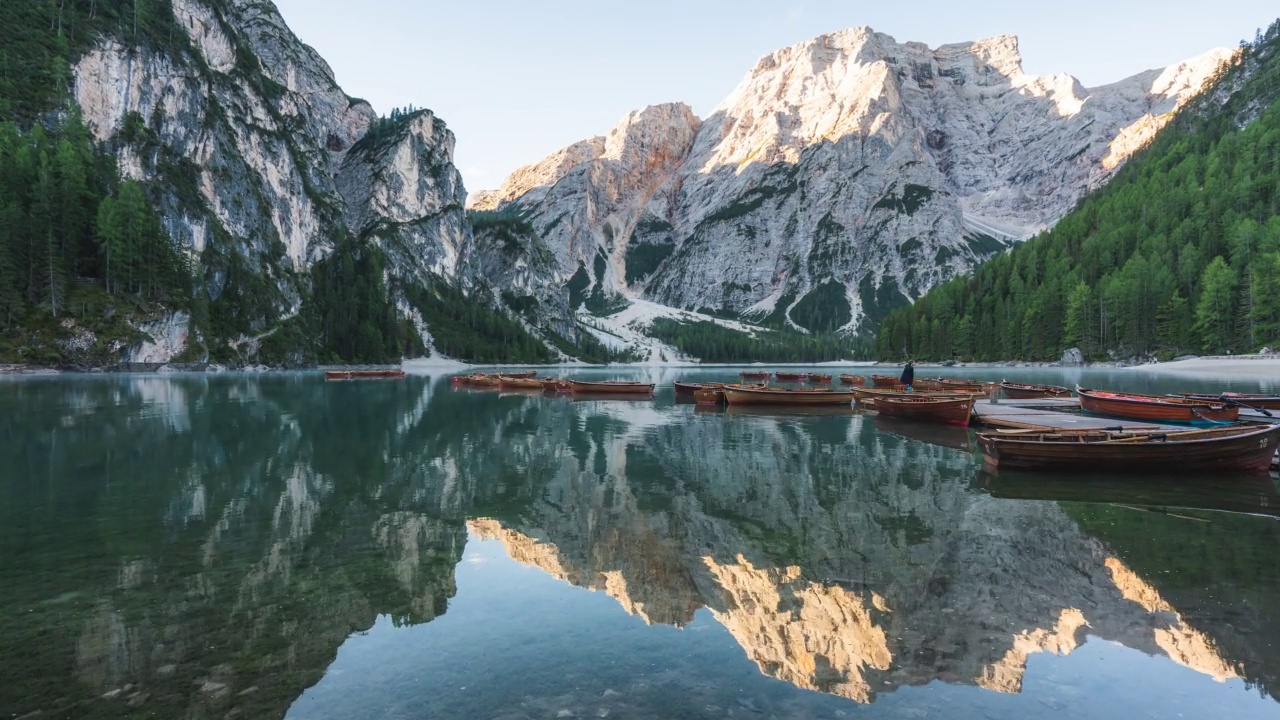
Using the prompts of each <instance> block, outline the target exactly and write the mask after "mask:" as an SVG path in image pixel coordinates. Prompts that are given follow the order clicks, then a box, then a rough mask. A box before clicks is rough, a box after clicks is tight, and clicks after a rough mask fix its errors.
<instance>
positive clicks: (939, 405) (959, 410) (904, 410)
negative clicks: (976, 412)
mask: <svg viewBox="0 0 1280 720" xmlns="http://www.w3.org/2000/svg"><path fill="white" fill-rule="evenodd" d="M973 403H974V399H973V398H972V397H962V398H940V397H929V396H927V395H914V394H906V393H904V394H902V395H897V396H891V395H882V396H880V397H877V398H876V410H878V411H879V412H880V414H881V415H888V416H889V417H896V418H902V419H904V420H916V421H919V422H933V423H942V424H944V425H959V426H961V427H967V426H968V425H969V418H970V417H972V416H973Z"/></svg>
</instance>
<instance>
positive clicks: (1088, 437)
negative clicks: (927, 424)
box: [978, 425, 1280, 473]
mask: <svg viewBox="0 0 1280 720" xmlns="http://www.w3.org/2000/svg"><path fill="white" fill-rule="evenodd" d="M978 444H979V445H980V446H981V447H982V455H983V457H984V458H985V459H986V462H987V464H988V465H992V466H995V467H1001V468H1005V467H1012V468H1026V469H1036V470H1060V469H1061V470H1066V469H1070V470H1080V469H1090V470H1124V471H1126V472H1133V471H1140V472H1157V471H1158V472H1201V471H1205V470H1241V471H1246V472H1258V473H1265V472H1267V471H1268V470H1269V469H1270V466H1271V458H1272V456H1273V455H1274V454H1275V452H1276V449H1277V448H1280V425H1270V426H1258V425H1239V426H1234V427H1226V428H1211V429H1205V430H1187V431H1180V432H1170V433H1152V432H1145V433H1139V432H1088V433H1086V432H1074V433H1071V432H1067V433H1022V434H1019V433H989V434H986V433H984V434H981V435H979V436H978Z"/></svg>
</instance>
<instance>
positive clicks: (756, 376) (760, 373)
mask: <svg viewBox="0 0 1280 720" xmlns="http://www.w3.org/2000/svg"><path fill="white" fill-rule="evenodd" d="M739 374H740V375H741V376H742V379H743V380H768V379H769V377H770V376H771V375H772V373H770V372H769V371H768V370H743V371H742V372H741V373H739Z"/></svg>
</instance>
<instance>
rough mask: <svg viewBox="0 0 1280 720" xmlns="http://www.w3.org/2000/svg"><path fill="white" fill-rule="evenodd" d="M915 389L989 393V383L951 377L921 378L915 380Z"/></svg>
mask: <svg viewBox="0 0 1280 720" xmlns="http://www.w3.org/2000/svg"><path fill="white" fill-rule="evenodd" d="M914 387H915V389H917V390H926V391H936V390H958V391H961V392H972V393H983V394H985V393H989V392H991V390H990V385H989V384H988V383H982V382H978V381H976V380H952V379H951V378H921V379H919V380H916V382H915V385H914Z"/></svg>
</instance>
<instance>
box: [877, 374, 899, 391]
mask: <svg viewBox="0 0 1280 720" xmlns="http://www.w3.org/2000/svg"><path fill="white" fill-rule="evenodd" d="M871 384H872V385H874V386H875V387H878V388H895V387H906V385H904V384H903V383H902V381H900V380H899V379H898V378H896V377H893V376H891V375H872V376H871Z"/></svg>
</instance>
